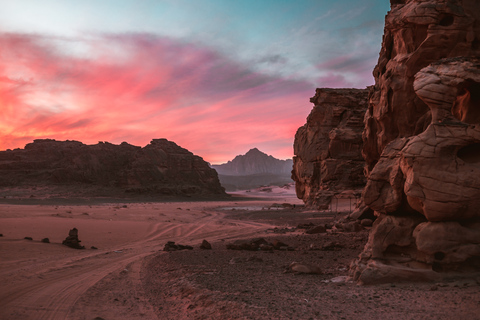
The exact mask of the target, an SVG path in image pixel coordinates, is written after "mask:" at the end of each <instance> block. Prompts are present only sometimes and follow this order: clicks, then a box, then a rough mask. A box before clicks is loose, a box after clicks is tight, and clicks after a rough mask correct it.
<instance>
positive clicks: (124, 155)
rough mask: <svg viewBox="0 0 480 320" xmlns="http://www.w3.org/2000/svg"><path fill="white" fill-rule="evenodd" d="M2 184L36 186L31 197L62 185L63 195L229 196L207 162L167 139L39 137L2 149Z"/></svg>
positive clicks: (0, 183)
mask: <svg viewBox="0 0 480 320" xmlns="http://www.w3.org/2000/svg"><path fill="white" fill-rule="evenodd" d="M0 186H2V187H9V188H11V187H17V188H28V187H34V188H33V189H32V195H33V196H35V195H37V194H38V193H40V192H41V190H43V189H44V188H48V187H52V186H56V187H57V189H62V188H63V189H64V190H65V194H64V196H78V195H82V196H104V195H106V196H119V195H124V194H125V192H127V193H129V194H148V195H153V196H156V195H201V194H207V195H208V194H217V195H223V194H225V192H224V189H223V188H222V187H221V185H220V182H219V180H218V176H217V173H216V171H215V170H213V169H211V168H210V167H209V166H208V163H206V162H205V161H203V159H202V158H200V157H198V156H195V155H193V154H192V153H191V152H189V151H188V150H186V149H183V148H181V147H179V146H178V145H176V144H175V143H173V142H171V141H168V140H166V139H155V140H152V142H151V143H150V144H149V145H147V146H146V147H144V148H141V147H137V146H133V145H130V144H128V143H126V142H123V143H122V144H120V145H114V144H111V143H108V142H105V143H104V142H100V143H98V144H96V145H85V144H83V143H81V142H78V141H55V140H51V139H44V140H35V141H34V142H33V143H30V144H27V145H26V146H25V149H16V150H7V151H2V152H0ZM67 189H68V192H70V193H71V194H68V195H67Z"/></svg>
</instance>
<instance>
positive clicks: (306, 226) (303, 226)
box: [297, 222, 315, 229]
mask: <svg viewBox="0 0 480 320" xmlns="http://www.w3.org/2000/svg"><path fill="white" fill-rule="evenodd" d="M311 227H315V225H314V224H313V223H311V222H309V223H302V224H299V225H298V226H297V229H309V228H311Z"/></svg>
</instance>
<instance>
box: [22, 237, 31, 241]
mask: <svg viewBox="0 0 480 320" xmlns="http://www.w3.org/2000/svg"><path fill="white" fill-rule="evenodd" d="M23 239H25V240H33V238H32V237H25V238H23Z"/></svg>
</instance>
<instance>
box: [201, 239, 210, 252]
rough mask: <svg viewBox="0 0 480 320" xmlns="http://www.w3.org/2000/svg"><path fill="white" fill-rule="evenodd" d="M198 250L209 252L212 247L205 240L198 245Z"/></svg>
mask: <svg viewBox="0 0 480 320" xmlns="http://www.w3.org/2000/svg"><path fill="white" fill-rule="evenodd" d="M200 249H204V250H211V249H212V245H211V244H210V243H209V242H208V241H207V240H203V241H202V244H201V245H200Z"/></svg>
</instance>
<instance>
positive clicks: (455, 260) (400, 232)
mask: <svg viewBox="0 0 480 320" xmlns="http://www.w3.org/2000/svg"><path fill="white" fill-rule="evenodd" d="M391 2H392V10H391V11H390V13H389V14H388V15H387V17H386V22H385V35H384V39H383V44H382V50H381V53H380V58H379V62H378V65H377V66H376V68H375V70H374V75H375V79H376V84H375V86H374V89H373V91H372V93H371V95H370V98H369V108H368V111H367V113H366V117H365V124H366V128H365V132H364V149H363V153H364V156H365V158H366V161H367V172H368V181H367V185H366V187H365V189H364V191H363V195H362V199H363V201H364V203H365V204H366V205H367V206H369V207H370V208H371V209H373V210H374V211H375V215H376V216H377V217H378V218H377V220H376V221H375V223H374V225H373V228H372V230H371V232H370V237H369V241H368V243H367V245H366V247H365V249H364V251H363V252H362V254H361V255H360V257H359V259H358V260H356V261H355V262H354V263H352V266H351V274H352V276H353V278H354V279H356V280H357V281H359V282H361V283H380V282H389V281H415V280H435V279H438V278H440V277H445V276H449V275H455V276H458V274H459V273H462V272H468V273H471V272H473V273H474V272H478V271H479V270H480V214H479V211H478V206H479V205H480V202H479V200H478V199H480V166H479V164H480V131H479V130H480V129H479V124H480V111H479V110H480V60H478V59H476V58H475V57H478V56H480V2H478V1H475V0H464V1H456V0H438V1H433V0H410V1H401V0H395V1H393V0H392V1H391ZM444 58H445V59H444Z"/></svg>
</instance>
